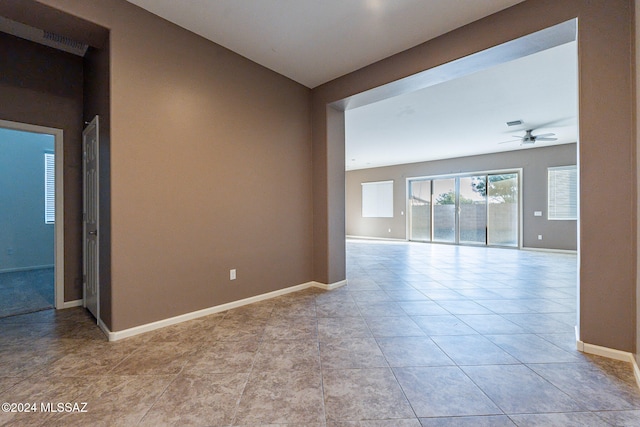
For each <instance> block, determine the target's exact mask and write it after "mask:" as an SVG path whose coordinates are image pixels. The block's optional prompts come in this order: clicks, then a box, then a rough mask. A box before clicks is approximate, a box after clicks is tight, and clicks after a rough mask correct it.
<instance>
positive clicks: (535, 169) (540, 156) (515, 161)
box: [346, 144, 577, 250]
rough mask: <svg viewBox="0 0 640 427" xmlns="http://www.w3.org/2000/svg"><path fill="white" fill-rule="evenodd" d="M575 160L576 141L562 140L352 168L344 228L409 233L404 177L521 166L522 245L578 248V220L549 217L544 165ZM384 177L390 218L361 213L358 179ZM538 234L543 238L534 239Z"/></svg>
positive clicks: (369, 233)
mask: <svg viewBox="0 0 640 427" xmlns="http://www.w3.org/2000/svg"><path fill="white" fill-rule="evenodd" d="M575 164H576V144H564V145H558V146H554V147H541V148H532V149H527V150H522V151H509V152H506V153H499V154H490V155H482V156H471V157H461V158H457V159H447V160H436V161H431V162H421V163H411V164H405V165H397V166H387V167H381V168H371V169H360V170H354V171H350V172H347V180H346V213H347V221H346V233H347V235H352V236H362V237H381V238H391V239H407V238H408V236H407V215H406V214H407V178H414V177H421V176H435V175H447V174H460V173H468V172H480V171H495V170H504V169H512V170H515V169H522V209H523V215H522V228H523V236H522V237H523V240H522V245H523V246H524V247H527V248H544V249H564V250H576V248H577V246H576V245H577V236H576V232H577V226H576V221H549V220H547V168H549V167H552V166H567V165H575ZM386 180H393V182H394V189H393V190H394V216H393V218H363V217H362V188H361V187H362V183H363V182H371V181H386ZM534 211H542V213H543V216H542V217H535V216H534V215H533V212H534ZM389 230H391V232H389ZM539 234H540V235H542V236H543V240H538V235H539Z"/></svg>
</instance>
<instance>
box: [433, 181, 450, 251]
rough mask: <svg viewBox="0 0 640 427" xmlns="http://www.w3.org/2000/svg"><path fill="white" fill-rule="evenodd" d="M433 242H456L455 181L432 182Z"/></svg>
mask: <svg viewBox="0 0 640 427" xmlns="http://www.w3.org/2000/svg"><path fill="white" fill-rule="evenodd" d="M432 240H433V241H434V242H446V243H455V241H456V180H455V178H450V179H437V180H433V238H432Z"/></svg>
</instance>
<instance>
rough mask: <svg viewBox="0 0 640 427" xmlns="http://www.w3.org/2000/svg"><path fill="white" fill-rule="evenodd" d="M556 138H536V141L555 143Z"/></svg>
mask: <svg viewBox="0 0 640 427" xmlns="http://www.w3.org/2000/svg"><path fill="white" fill-rule="evenodd" d="M557 140H558V138H540V137H536V141H557Z"/></svg>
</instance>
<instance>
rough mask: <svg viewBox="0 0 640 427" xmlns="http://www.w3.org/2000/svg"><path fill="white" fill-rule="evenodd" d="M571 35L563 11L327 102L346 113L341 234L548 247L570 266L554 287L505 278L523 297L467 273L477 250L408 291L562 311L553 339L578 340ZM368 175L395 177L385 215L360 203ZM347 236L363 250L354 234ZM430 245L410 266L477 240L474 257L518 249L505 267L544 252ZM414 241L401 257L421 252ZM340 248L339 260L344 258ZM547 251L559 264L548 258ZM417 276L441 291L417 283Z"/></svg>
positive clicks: (459, 302) (528, 278)
mask: <svg viewBox="0 0 640 427" xmlns="http://www.w3.org/2000/svg"><path fill="white" fill-rule="evenodd" d="M576 34H577V27H576V22H575V20H571V21H567V22H565V23H562V24H559V25H556V26H554V27H550V28H548V29H546V30H542V31H540V32H537V33H533V34H530V35H528V36H524V37H522V38H520V39H516V40H513V41H511V42H508V43H506V44H504V45H501V46H496V47H494V48H491V49H488V50H486V51H483V52H479V53H477V54H474V55H470V56H469V57H465V58H461V59H459V60H457V61H452V62H450V63H447V64H444V65H442V66H440V67H436V68H435V69H431V70H427V71H425V72H423V73H419V74H417V75H414V76H410V77H408V78H406V79H405V81H404V82H401V83H400V82H393V83H389V84H388V85H386V87H385V88H382V87H380V88H374V89H371V90H369V91H368V92H364V93H362V94H359V95H355V96H352V97H350V98H349V99H346V100H342V101H340V102H337V103H334V104H333V105H332V106H333V107H334V108H337V109H340V110H343V111H345V116H344V117H345V154H346V156H345V164H346V234H347V236H349V237H356V238H358V237H360V238H362V237H364V238H369V239H371V238H374V239H383V240H396V241H420V242H430V243H447V244H450V245H451V244H456V245H465V246H499V247H511V248H523V249H535V250H537V251H541V252H547V253H546V254H545V255H544V257H546V258H549V260H545V262H547V261H549V265H554V267H553V268H555V269H556V270H554V271H555V273H557V274H556V275H557V276H560V275H565V273H566V276H567V279H566V282H563V283H562V287H561V288H562V289H558V288H553V286H555V285H556V284H557V283H555V284H551V285H550V282H549V281H548V280H547V281H546V282H545V281H543V280H541V278H540V277H535V276H534V275H528V274H522V275H518V274H514V276H513V277H509V278H506V277H503V279H504V280H505V282H508V283H511V284H515V283H522V284H523V285H524V286H523V288H525V289H523V290H522V293H524V294H527V298H526V299H527V301H526V302H522V301H517V298H515V297H516V296H517V295H515V294H516V293H514V292H513V289H506V287H500V286H498V287H496V288H494V289H491V295H489V294H488V293H486V290H487V286H489V287H491V286H494V285H496V282H499V281H500V280H494V279H496V278H495V277H493V278H489V277H484V279H483V275H482V274H475V273H474V272H473V268H472V267H473V266H474V259H473V258H471V257H469V258H464V257H463V258H460V263H458V264H456V265H454V266H450V268H448V269H447V270H446V271H443V272H441V274H442V276H441V277H437V275H435V274H432V275H431V276H429V277H427V276H428V275H424V274H423V275H422V276H421V277H420V278H419V280H420V282H418V283H416V284H411V286H412V288H414V289H408V290H409V291H411V292H409V293H410V294H411V295H409V293H407V296H405V298H408V297H415V298H421V297H420V295H418V294H415V293H413V292H412V291H413V290H417V291H418V292H420V293H421V294H422V295H426V296H428V297H429V298H431V300H433V301H432V302H436V303H439V302H438V299H439V298H444V300H443V301H444V302H445V304H440V305H441V306H442V307H441V308H445V309H447V310H448V311H449V312H450V313H451V314H452V315H455V314H458V313H461V308H460V307H461V306H463V305H465V304H466V303H468V302H473V303H474V304H478V305H479V306H482V307H484V308H483V309H482V310H484V309H487V310H493V311H494V313H500V314H506V315H514V316H515V317H522V319H518V320H522V321H523V322H525V321H526V319H527V318H528V319H529V320H531V319H532V316H519V315H521V314H526V313H527V310H536V311H537V313H536V315H537V314H540V313H543V312H546V311H553V310H556V311H557V312H559V313H560V312H561V315H558V316H556V317H558V318H561V320H562V321H558V323H557V324H558V325H560V324H562V325H564V326H568V327H569V329H570V332H569V333H568V334H567V335H566V336H564V337H563V338H564V339H565V341H564V342H566V343H568V344H567V345H572V344H575V341H574V339H575V334H572V333H571V329H572V328H573V327H575V325H576V324H578V323H579V322H578V321H577V317H578V316H579V313H578V301H577V299H578V296H577V294H578V288H579V284H578V279H577V276H578V275H577V269H578V264H577V260H578V257H577V256H576V255H577V252H578V250H579V247H580V244H579V240H578V239H579V236H578V220H579V218H578V213H579V211H578V194H579V188H578V176H577V173H578V172H577V171H579V167H578V166H577V165H578V161H579V159H578V144H579V141H578V123H577V120H578V110H577V106H578V93H577V80H578V73H577V63H578V62H577V42H576ZM533 46H535V49H533ZM556 59H558V60H556ZM547 65H548V66H547ZM412 86H413V89H409V88H410V87H412ZM547 93H548V94H549V96H546V94H547ZM532 100H535V101H532ZM361 125H362V126H361ZM352 138H353V139H352ZM354 139H357V140H356V141H354ZM354 142H355V143H354ZM559 173H561V174H562V176H561V177H560V175H559ZM554 177H555V178H554ZM558 177H560V179H556V178H558ZM371 182H391V183H392V186H393V194H392V196H391V197H390V200H391V202H390V203H391V205H392V211H393V213H392V214H391V215H387V216H386V217H382V216H377V217H371V216H370V217H365V216H364V215H362V214H361V212H362V207H361V200H363V198H362V195H361V194H360V193H361V189H362V188H363V186H364V185H365V184H367V183H371ZM492 187H493V188H492ZM558 211H561V212H560V214H559V215H558ZM397 245H398V247H405V246H406V247H407V248H416V246H415V245H411V244H408V245H407V244H406V243H405V242H401V243H400V242H399V243H397ZM348 247H350V248H357V249H359V248H361V246H359V244H354V241H351V242H350V244H349V245H348ZM383 247H384V248H389V247H390V245H387V246H383ZM429 248H430V249H428V250H426V251H424V252H425V253H426V254H427V255H428V257H429V260H426V259H424V260H421V263H417V264H414V265H412V267H411V268H412V269H413V270H414V271H415V270H419V269H425V268H426V269H429V270H433V269H437V268H438V267H437V266H433V265H431V264H429V262H431V261H432V260H433V259H438V257H439V256H440V255H441V254H443V253H447V254H450V255H451V256H450V258H451V257H453V255H452V254H458V253H461V252H462V251H476V250H477V253H481V254H482V256H489V257H499V258H503V259H506V258H508V257H515V258H518V257H520V258H518V259H517V262H515V263H514V265H513V269H514V271H515V270H518V271H519V272H522V271H525V270H526V269H527V268H528V263H529V264H530V263H531V260H530V259H528V257H533V258H535V257H536V256H539V257H543V255H540V254H535V255H534V254H530V253H527V254H526V255H524V254H519V255H518V252H516V251H514V253H509V252H505V251H504V250H503V249H499V250H498V249H493V248H486V250H485V248H482V249H480V248H477V249H466V248H465V249H463V248H460V249H451V248H450V247H447V246H444V245H433V246H431V245H429ZM367 249H368V250H370V249H371V246H367ZM396 249H397V248H396ZM411 250H413V251H414V252H412V255H415V254H416V253H417V252H418V251H423V249H422V248H420V249H411ZM488 254H490V255H488ZM350 255H353V254H349V253H347V259H353V257H352V258H349V256H350ZM377 256H378V257H381V256H382V255H381V254H380V253H378V254H377ZM525 258H527V259H528V261H524V259H525ZM556 258H557V259H556ZM379 259H381V258H379ZM558 260H562V261H563V262H562V263H559V264H554V261H558ZM521 261H522V263H521V264H520V263H519V262H521ZM536 262H537V261H536ZM353 264H354V263H353V262H352V263H351V265H353ZM349 266H350V264H349V262H347V276H348V277H350V273H351V272H350V271H349ZM404 267H406V266H404ZM565 270H566V271H565ZM405 271H408V270H407V269H406V270H405ZM376 273H379V274H380V276H379V277H382V276H384V274H383V273H381V272H379V271H376ZM499 273H500V274H502V273H504V272H499ZM552 275H553V274H550V276H552ZM351 277H353V276H351ZM359 279H360V280H362V279H361V278H359ZM409 279H413V278H411V277H410V278H409ZM546 279H547V278H545V280H546ZM374 281H375V280H374ZM404 281H405V282H407V280H406V279H404ZM497 284H498V285H500V283H497ZM567 284H569V286H567ZM383 285H388V284H383ZM416 286H418V287H416ZM420 286H423V287H427V286H429V287H437V288H439V289H440V290H439V291H437V292H431V289H428V290H427V291H426V292H425V291H423V290H421V289H419V287H420ZM552 288H553V289H552ZM477 294H483V295H485V296H487V297H489V296H491V297H494V296H495V297H496V298H497V300H496V301H500V302H499V303H497V305H496V306H494V307H492V308H489V307H488V305H490V304H484V305H483V304H481V303H480V302H478V301H475V300H474V298H475V297H476V296H477ZM460 295H462V297H461V296H460ZM489 299H490V298H489ZM538 299H541V300H544V301H538ZM449 300H450V301H449ZM451 301H453V302H451ZM507 303H508V304H511V307H509V308H508V309H507V310H510V311H511V312H507V313H503V312H501V310H502V306H501V305H500V304H507ZM526 304H530V305H529V306H527V307H525V305H526ZM531 304H533V305H536V307H533V305H531ZM444 305H447V306H448V308H447V307H444ZM532 307H533V308H532ZM449 309H450V310H449ZM496 310H497V311H496ZM479 311H480V309H479ZM454 312H455V313H454ZM467 314H468V313H467ZM554 316H555V315H554ZM554 320H558V319H554ZM545 332H549V333H556V332H558V333H559V332H562V333H565V332H566V331H565V330H562V331H560V330H558V331H555V330H550V331H545ZM567 337H568V338H567Z"/></svg>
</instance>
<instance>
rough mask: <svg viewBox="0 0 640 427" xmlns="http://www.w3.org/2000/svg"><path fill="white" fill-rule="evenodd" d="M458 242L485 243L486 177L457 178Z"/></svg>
mask: <svg viewBox="0 0 640 427" xmlns="http://www.w3.org/2000/svg"><path fill="white" fill-rule="evenodd" d="M459 180H460V188H459V190H460V191H459V197H458V200H459V206H458V212H459V218H458V230H459V235H458V236H459V242H460V243H477V244H482V245H484V244H486V243H487V196H486V191H485V188H486V182H487V177H486V175H478V176H469V177H464V178H459Z"/></svg>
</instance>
